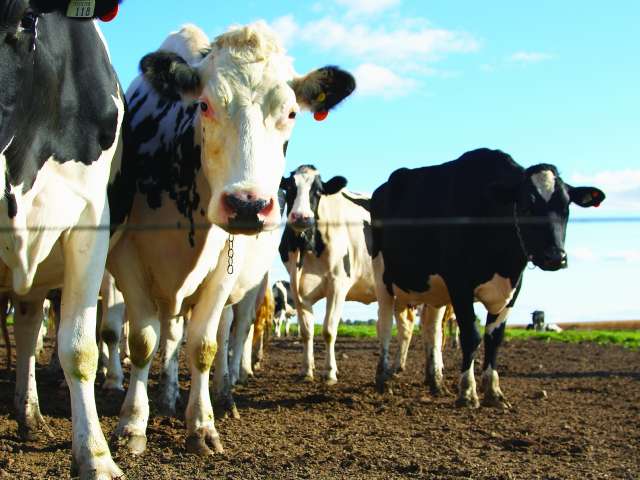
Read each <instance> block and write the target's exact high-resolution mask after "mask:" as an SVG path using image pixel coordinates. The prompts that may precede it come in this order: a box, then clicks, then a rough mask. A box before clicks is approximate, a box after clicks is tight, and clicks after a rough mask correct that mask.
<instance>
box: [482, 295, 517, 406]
mask: <svg viewBox="0 0 640 480" xmlns="http://www.w3.org/2000/svg"><path fill="white" fill-rule="evenodd" d="M510 311H511V308H509V307H507V308H505V309H504V310H502V312H500V313H499V314H498V315H493V314H491V313H488V314H487V324H486V327H485V331H484V364H483V366H482V372H483V373H482V395H483V397H482V405H484V406H487V407H497V408H511V405H510V404H509V402H508V401H507V399H506V398H505V396H504V394H503V393H502V390H500V379H499V377H498V370H497V368H496V363H497V362H496V360H497V356H498V348H499V347H500V344H501V343H502V340H503V339H504V330H505V327H506V325H507V323H506V322H507V317H508V315H509V312H510Z"/></svg>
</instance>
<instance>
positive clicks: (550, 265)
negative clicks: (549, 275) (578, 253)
mask: <svg viewBox="0 0 640 480" xmlns="http://www.w3.org/2000/svg"><path fill="white" fill-rule="evenodd" d="M536 264H537V265H538V267H540V268H541V269H542V270H545V271H549V272H555V271H556V270H561V269H563V268H567V267H568V266H569V264H568V262H567V252H565V251H564V250H562V249H559V248H553V249H548V250H547V251H545V252H544V255H543V257H542V259H541V261H540V262H536Z"/></svg>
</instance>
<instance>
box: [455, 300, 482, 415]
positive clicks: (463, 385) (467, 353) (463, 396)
mask: <svg viewBox="0 0 640 480" xmlns="http://www.w3.org/2000/svg"><path fill="white" fill-rule="evenodd" d="M451 290H452V291H453V290H454V289H451ZM453 309H454V311H455V312H456V314H457V320H458V325H459V327H460V344H461V346H462V368H461V372H462V373H461V374H460V383H459V388H458V398H457V399H456V406H458V407H472V408H477V407H478V406H479V402H478V394H477V393H476V380H475V376H474V373H473V364H474V360H475V356H476V352H477V350H478V346H479V345H480V332H478V327H477V325H476V318H475V312H474V310H473V293H472V292H469V293H468V294H467V295H464V294H460V300H457V301H456V300H454V301H453Z"/></svg>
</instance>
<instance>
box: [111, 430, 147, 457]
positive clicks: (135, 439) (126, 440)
mask: <svg viewBox="0 0 640 480" xmlns="http://www.w3.org/2000/svg"><path fill="white" fill-rule="evenodd" d="M115 443H116V446H117V448H119V449H120V448H122V447H124V448H126V449H127V450H128V451H129V453H130V454H131V455H142V454H143V453H144V451H145V450H146V449H147V436H146V435H139V434H126V435H123V436H121V437H116V441H115Z"/></svg>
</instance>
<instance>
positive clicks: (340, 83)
mask: <svg viewBox="0 0 640 480" xmlns="http://www.w3.org/2000/svg"><path fill="white" fill-rule="evenodd" d="M291 88H293V91H294V92H295V94H296V99H297V101H298V104H299V105H300V106H301V107H302V108H305V109H307V110H310V111H312V112H313V114H314V115H313V116H314V118H315V119H316V120H318V121H322V120H324V119H325V118H327V115H328V113H329V110H331V109H332V108H333V107H335V106H336V105H337V104H339V103H340V102H341V101H342V100H344V99H345V98H347V97H348V96H349V95H351V94H352V93H353V91H354V90H355V88H356V81H355V79H354V78H353V75H351V74H350V73H349V72H346V71H344V70H341V69H340V68H338V67H335V66H327V67H322V68H319V69H317V70H313V71H312V72H310V73H308V74H307V75H305V76H304V77H300V78H296V79H294V80H293V81H292V82H291Z"/></svg>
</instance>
